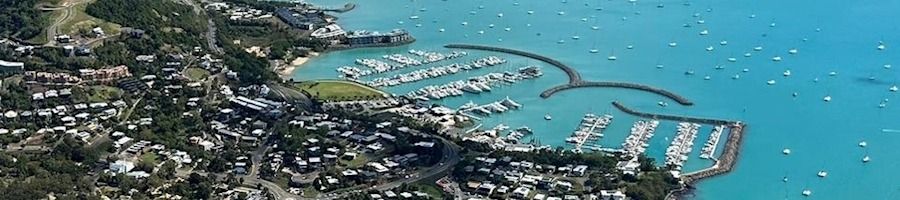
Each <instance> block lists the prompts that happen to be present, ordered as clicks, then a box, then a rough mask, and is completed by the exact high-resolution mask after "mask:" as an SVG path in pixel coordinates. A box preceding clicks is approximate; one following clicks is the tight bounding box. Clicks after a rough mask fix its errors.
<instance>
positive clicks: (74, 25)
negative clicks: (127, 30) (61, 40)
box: [59, 0, 122, 35]
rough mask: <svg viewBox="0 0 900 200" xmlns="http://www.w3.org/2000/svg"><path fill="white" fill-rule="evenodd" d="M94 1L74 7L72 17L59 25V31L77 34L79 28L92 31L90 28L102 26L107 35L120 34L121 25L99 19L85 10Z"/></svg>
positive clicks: (90, 0)
mask: <svg viewBox="0 0 900 200" xmlns="http://www.w3.org/2000/svg"><path fill="white" fill-rule="evenodd" d="M93 2H94V0H89V2H86V3H82V4H78V5H76V6H75V7H74V8H73V12H72V16H71V17H70V19H69V20H67V21H66V22H65V23H63V24H61V25H60V26H59V32H61V33H68V34H75V33H77V32H78V30H88V31H90V29H93V28H94V27H100V28H102V29H103V31H104V32H106V34H107V35H115V34H119V32H120V31H121V29H122V26H121V25H118V24H115V23H110V22H106V21H104V20H102V19H97V18H95V17H92V16H90V15H88V14H87V13H86V12H85V9H87V5H88V4H90V3H93Z"/></svg>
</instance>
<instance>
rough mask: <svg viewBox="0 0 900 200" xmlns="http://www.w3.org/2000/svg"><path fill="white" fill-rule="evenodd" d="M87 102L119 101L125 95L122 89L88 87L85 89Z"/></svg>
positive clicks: (100, 86) (99, 86)
mask: <svg viewBox="0 0 900 200" xmlns="http://www.w3.org/2000/svg"><path fill="white" fill-rule="evenodd" d="M85 92H87V97H88V99H87V101H88V102H105V101H109V100H113V99H119V98H121V97H122V95H123V94H124V93H125V92H124V91H122V89H119V88H117V87H110V86H103V85H98V86H88V87H85Z"/></svg>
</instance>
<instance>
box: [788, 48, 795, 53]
mask: <svg viewBox="0 0 900 200" xmlns="http://www.w3.org/2000/svg"><path fill="white" fill-rule="evenodd" d="M788 53H790V54H797V49H796V48H794V49H791V50H788Z"/></svg>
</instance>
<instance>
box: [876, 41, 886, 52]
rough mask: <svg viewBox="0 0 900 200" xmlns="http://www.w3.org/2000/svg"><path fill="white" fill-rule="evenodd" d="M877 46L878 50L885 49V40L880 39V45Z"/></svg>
mask: <svg viewBox="0 0 900 200" xmlns="http://www.w3.org/2000/svg"><path fill="white" fill-rule="evenodd" d="M875 48H876V49H878V50H884V49H885V46H884V42H882V41H878V47H875Z"/></svg>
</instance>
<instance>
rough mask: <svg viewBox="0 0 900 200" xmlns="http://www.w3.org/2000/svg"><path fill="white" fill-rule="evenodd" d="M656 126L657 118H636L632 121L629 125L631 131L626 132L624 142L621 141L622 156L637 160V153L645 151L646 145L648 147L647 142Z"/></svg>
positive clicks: (657, 124)
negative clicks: (630, 125)
mask: <svg viewBox="0 0 900 200" xmlns="http://www.w3.org/2000/svg"><path fill="white" fill-rule="evenodd" d="M658 126H659V121H657V120H638V121H636V122H634V125H633V126H632V127H631V133H629V134H628V137H626V138H625V142H623V143H622V150H623V152H624V153H623V154H622V157H623V158H625V159H629V160H633V161H634V162H637V157H638V155H641V154H644V152H645V151H647V147H650V144H649V143H648V142H649V141H650V138H651V137H653V134H654V132H656V127H658Z"/></svg>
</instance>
